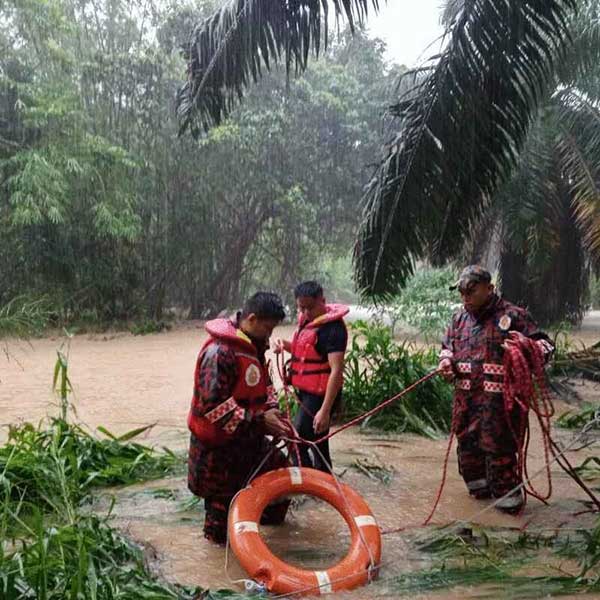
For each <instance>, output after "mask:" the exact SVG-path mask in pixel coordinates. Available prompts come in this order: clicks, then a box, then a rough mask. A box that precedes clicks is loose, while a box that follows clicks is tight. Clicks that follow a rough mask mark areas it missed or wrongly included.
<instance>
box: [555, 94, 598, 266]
mask: <svg viewBox="0 0 600 600" xmlns="http://www.w3.org/2000/svg"><path fill="white" fill-rule="evenodd" d="M555 101H556V104H557V109H558V111H559V118H560V124H561V127H562V135H561V136H560V139H559V141H558V149H559V152H560V156H561V159H562V165H561V166H562V169H563V170H564V173H565V176H566V177H565V178H566V181H567V182H568V185H569V186H570V188H571V195H572V199H573V200H572V202H573V205H574V210H575V216H576V219H577V224H578V226H579V227H580V229H581V231H582V233H583V240H584V244H585V247H586V249H587V250H588V252H589V253H590V255H591V257H592V258H593V259H594V262H595V263H596V264H598V263H600V102H599V101H597V100H596V101H592V100H590V99H589V98H587V97H586V96H584V95H582V94H581V93H580V92H578V91H577V90H573V89H567V90H563V91H561V92H560V93H559V94H557V95H556V98H555Z"/></svg>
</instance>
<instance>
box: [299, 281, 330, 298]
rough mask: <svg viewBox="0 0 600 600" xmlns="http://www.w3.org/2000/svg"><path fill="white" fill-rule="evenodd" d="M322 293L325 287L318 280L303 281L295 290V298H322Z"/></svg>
mask: <svg viewBox="0 0 600 600" xmlns="http://www.w3.org/2000/svg"><path fill="white" fill-rule="evenodd" d="M322 295H323V287H322V286H321V284H319V283H317V282H316V281H303V282H302V283H299V284H298V285H297V286H296V289H295V290H294V298H302V297H304V298H320V297H321V296H322Z"/></svg>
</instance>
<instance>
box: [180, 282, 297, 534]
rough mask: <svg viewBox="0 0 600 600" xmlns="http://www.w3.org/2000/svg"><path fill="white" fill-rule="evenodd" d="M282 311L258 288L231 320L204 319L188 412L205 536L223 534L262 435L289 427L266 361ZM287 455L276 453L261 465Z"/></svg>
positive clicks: (272, 512) (275, 519)
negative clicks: (204, 336)
mask: <svg viewBox="0 0 600 600" xmlns="http://www.w3.org/2000/svg"><path fill="white" fill-rule="evenodd" d="M284 317H285V312H284V309H283V304H282V302H281V299H280V298H279V296H277V295H276V294H272V293H268V292H258V293H256V294H254V295H253V296H252V297H251V298H249V299H248V300H247V301H246V303H245V304H244V308H243V310H242V311H241V312H240V313H238V315H237V317H236V319H235V320H233V321H232V320H229V319H215V320H213V321H208V322H207V323H206V325H205V328H206V331H207V332H208V334H209V338H208V340H207V341H206V343H205V344H204V346H203V347H202V349H201V350H200V354H199V356H198V360H197V362H196V370H195V374H194V393H193V397H192V405H191V409H190V412H189V416H188V427H189V429H190V431H191V437H190V449H189V459H188V487H189V489H190V491H191V492H192V493H193V494H195V495H197V496H200V497H202V498H204V507H205V511H206V514H205V520H204V537H206V538H207V539H209V540H211V541H213V542H215V543H217V544H224V543H225V541H226V535H227V513H228V510H229V504H230V503H231V500H232V498H233V496H234V495H235V494H236V493H237V492H238V491H239V490H240V489H242V488H243V487H244V486H245V485H246V483H247V480H248V478H249V477H250V476H251V475H252V473H253V472H254V471H255V470H256V469H257V468H258V467H259V465H260V463H261V461H262V460H263V459H264V458H265V456H267V454H268V453H269V451H270V450H271V448H272V445H271V442H270V440H269V439H267V438H266V437H265V435H266V434H270V435H272V436H274V437H275V438H277V437H284V436H288V435H290V434H291V428H290V426H289V424H287V423H286V422H285V421H284V420H283V418H282V417H283V416H282V415H281V413H280V412H279V410H278V408H277V407H278V404H277V400H276V399H275V397H274V394H273V392H272V386H271V381H270V376H269V372H268V368H267V365H266V363H265V350H266V349H267V347H268V342H269V337H270V336H271V333H272V331H273V329H274V328H275V326H276V325H278V324H279V323H280V322H281V321H282V320H283V318H284ZM286 462H287V461H286V458H285V456H284V455H283V454H282V453H280V452H275V453H273V454H271V455H270V457H269V458H268V460H267V461H266V463H265V464H264V465H263V467H262V469H261V470H260V472H265V471H268V470H271V469H275V468H278V467H282V466H285V465H286ZM288 504H289V502H287V501H281V502H279V503H278V504H274V505H271V506H269V507H267V509H266V510H265V512H264V513H263V518H262V520H261V523H263V524H277V523H281V522H283V520H284V518H285V513H286V511H287V508H288Z"/></svg>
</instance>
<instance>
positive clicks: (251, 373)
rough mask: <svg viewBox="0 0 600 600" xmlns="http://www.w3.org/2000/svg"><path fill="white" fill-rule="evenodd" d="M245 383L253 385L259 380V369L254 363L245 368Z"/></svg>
mask: <svg viewBox="0 0 600 600" xmlns="http://www.w3.org/2000/svg"><path fill="white" fill-rule="evenodd" d="M245 379H246V385H248V386H249V387H254V386H255V385H258V383H259V381H260V369H259V368H258V367H257V366H256V365H249V366H248V368H247V369H246V375H245Z"/></svg>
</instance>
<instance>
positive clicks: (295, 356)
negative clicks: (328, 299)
mask: <svg viewBox="0 0 600 600" xmlns="http://www.w3.org/2000/svg"><path fill="white" fill-rule="evenodd" d="M326 310H327V312H326V313H325V314H323V315H321V316H320V317H317V318H316V319H314V320H312V321H306V320H305V319H303V318H302V316H300V318H299V320H298V329H296V331H295V332H294V338H293V339H292V359H291V364H290V375H291V383H292V385H293V386H294V387H295V388H296V389H297V390H302V391H304V392H309V393H311V394H316V395H318V396H323V395H325V391H326V390H327V382H328V381H329V374H330V373H331V367H330V366H329V362H328V360H327V357H323V356H321V355H320V354H319V353H318V352H317V332H318V329H319V327H322V326H323V325H325V323H331V322H332V321H340V322H341V323H342V324H343V325H344V327H345V326H346V325H345V324H344V316H345V315H347V314H348V312H350V309H349V308H348V307H347V306H344V305H343V304H327V305H326Z"/></svg>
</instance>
